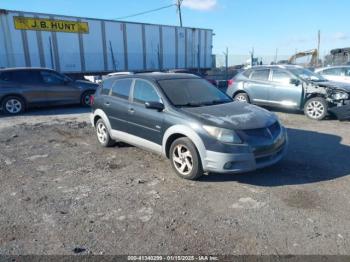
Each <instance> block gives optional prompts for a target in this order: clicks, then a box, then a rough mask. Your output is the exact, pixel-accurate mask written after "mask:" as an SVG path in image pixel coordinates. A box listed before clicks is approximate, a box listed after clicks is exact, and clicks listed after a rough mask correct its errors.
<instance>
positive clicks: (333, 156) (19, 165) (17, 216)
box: [0, 107, 350, 255]
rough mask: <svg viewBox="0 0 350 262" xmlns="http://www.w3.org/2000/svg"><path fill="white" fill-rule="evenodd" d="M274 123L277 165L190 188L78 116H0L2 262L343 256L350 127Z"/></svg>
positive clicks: (348, 231) (157, 160) (349, 231)
mask: <svg viewBox="0 0 350 262" xmlns="http://www.w3.org/2000/svg"><path fill="white" fill-rule="evenodd" d="M278 115H279V117H280V119H281V120H282V122H283V123H284V124H285V125H286V126H287V127H288V132H289V139H290V148H289V152H288V155H287V156H286V158H285V159H284V160H283V161H282V162H280V163H279V164H277V165H276V166H274V167H271V168H267V169H263V170H259V171H256V172H252V173H247V174H241V175H218V174H211V175H210V176H205V177H203V179H201V180H200V181H196V182H190V181H186V180H182V179H180V178H178V177H177V176H176V175H175V174H174V173H173V171H172V170H171V167H170V164H169V162H168V161H167V160H165V159H162V158H161V157H160V156H157V155H154V154H152V153H148V152H146V151H143V150H140V149H137V148H135V147H131V146H128V145H125V144H119V145H118V146H117V147H114V148H109V149H105V148H102V147H100V146H99V145H98V143H97V140H96V138H95V135H94V130H93V129H92V128H91V126H90V124H89V120H88V110H86V109H79V108H74V107H73V108H68V109H51V110H37V111H33V112H29V113H27V114H25V115H23V116H20V117H3V116H0V144H1V147H0V181H1V183H0V254H74V253H80V254H153V255H154V254H221V255H222V254H279V255H282V254H350V220H349V214H350V123H349V122H343V123H342V122H338V121H336V120H328V121H322V122H315V121H311V120H308V119H306V118H305V117H304V116H303V115H298V114H287V113H278Z"/></svg>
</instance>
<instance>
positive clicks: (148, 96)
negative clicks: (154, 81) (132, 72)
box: [134, 80, 161, 103]
mask: <svg viewBox="0 0 350 262" xmlns="http://www.w3.org/2000/svg"><path fill="white" fill-rule="evenodd" d="M134 101H135V102H140V103H145V102H160V101H161V100H160V98H159V96H158V94H157V91H156V90H155V89H154V87H153V86H152V85H151V84H150V83H148V82H146V81H143V80H136V82H135V86H134Z"/></svg>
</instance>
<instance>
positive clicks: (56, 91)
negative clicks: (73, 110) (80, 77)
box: [40, 70, 81, 104]
mask: <svg viewBox="0 0 350 262" xmlns="http://www.w3.org/2000/svg"><path fill="white" fill-rule="evenodd" d="M40 74H41V77H42V81H43V85H44V86H45V89H46V93H47V101H48V102H49V103H51V104H75V103H80V96H81V89H80V88H79V87H77V86H75V85H74V84H73V83H72V82H70V81H67V78H66V77H65V76H64V75H61V74H58V73H56V72H54V71H49V70H42V71H40Z"/></svg>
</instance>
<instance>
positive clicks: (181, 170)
mask: <svg viewBox="0 0 350 262" xmlns="http://www.w3.org/2000/svg"><path fill="white" fill-rule="evenodd" d="M169 155H170V160H171V164H172V167H173V168H174V170H175V172H176V174H177V175H178V176H180V177H181V178H185V179H189V180H195V179H197V178H199V177H200V176H202V175H203V168H202V163H201V160H200V156H199V154H198V152H197V149H196V147H195V145H194V144H193V143H192V141H191V140H189V139H188V138H186V137H181V138H178V139H176V140H175V141H174V142H173V144H172V145H171V147H170V152H169Z"/></svg>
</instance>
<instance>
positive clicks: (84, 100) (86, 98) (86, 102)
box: [81, 91, 95, 106]
mask: <svg viewBox="0 0 350 262" xmlns="http://www.w3.org/2000/svg"><path fill="white" fill-rule="evenodd" d="M94 93H95V92H93V91H87V92H85V93H83V95H82V96H81V105H82V106H90V101H91V96H92V95H93V94H94Z"/></svg>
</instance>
